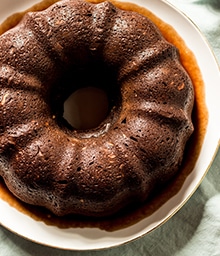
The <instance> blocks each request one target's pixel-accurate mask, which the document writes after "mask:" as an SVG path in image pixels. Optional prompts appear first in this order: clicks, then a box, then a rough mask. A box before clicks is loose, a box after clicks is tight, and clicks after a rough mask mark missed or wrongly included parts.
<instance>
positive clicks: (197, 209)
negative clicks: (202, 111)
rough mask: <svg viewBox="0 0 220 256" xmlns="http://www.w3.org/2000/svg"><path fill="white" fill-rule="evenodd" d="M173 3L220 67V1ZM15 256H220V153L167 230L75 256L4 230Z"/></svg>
mask: <svg viewBox="0 0 220 256" xmlns="http://www.w3.org/2000/svg"><path fill="white" fill-rule="evenodd" d="M169 2H171V3H172V4H173V5H175V6H176V7H178V8H179V9H180V10H182V11H183V12H184V13H186V14H187V16H188V17H189V18H190V19H191V20H192V21H193V22H194V23H195V24H196V25H197V26H198V27H199V28H200V30H201V31H202V33H203V34H204V35H205V37H206V38H207V40H208V42H209V44H210V46H211V48H212V49H213V51H214V54H215V56H216V58H217V60H218V63H220V0H194V1H189V0H185V1H184V0H169ZM0 5H1V3H0ZM219 86H220V84H219ZM219 118H220V116H219ZM219 129H220V127H219ZM11 255H13V256H14V255H18V256H20V255H21V256H27V255H31V256H48V255H53V256H61V255H62V256H88V255H89V256H103V255H105V256H113V255H119V256H121V255H126V256H136V255H146V256H148V255H153V256H154V255H155V256H160V255H161V256H162V255H163V256H166V255H167V256H171V255H174V256H188V255H190V256H191V255H194V256H203V255H204V256H219V255H220V150H219V151H218V153H217V156H216V158H215V160H214V163H213V164H212V166H211V168H210V170H209V172H208V174H207V175H206V177H205V179H204V180H203V182H202V183H201V185H200V186H199V188H198V189H197V191H196V192H195V193H194V195H193V196H192V197H191V198H190V200H189V201H188V202H187V203H186V204H185V205H184V207H182V208H181V210H180V211H178V212H177V213H176V214H175V215H174V216H173V217H172V218H171V219H170V220H169V221H167V222H166V223H165V224H164V225H163V226H161V227H159V228H157V229H156V230H154V231H153V232H151V233H150V234H147V235H146V236H144V237H143V238H141V239H138V240H136V241H134V242H131V243H129V244H127V245H123V246H120V247H117V248H113V249H108V250H102V251H88V252H75V251H63V250H58V249H53V248H49V247H45V246H42V245H38V244H35V243H32V242H30V241H27V240H25V239H23V238H21V237H19V236H17V235H15V234H13V233H11V232H10V231H8V230H6V229H5V228H4V227H0V256H11Z"/></svg>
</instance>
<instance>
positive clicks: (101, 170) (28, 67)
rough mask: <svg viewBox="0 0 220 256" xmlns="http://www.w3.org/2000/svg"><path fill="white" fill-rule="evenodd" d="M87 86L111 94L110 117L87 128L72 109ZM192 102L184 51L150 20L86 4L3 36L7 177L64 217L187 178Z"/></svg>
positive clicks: (0, 62) (61, 7)
mask: <svg viewBox="0 0 220 256" xmlns="http://www.w3.org/2000/svg"><path fill="white" fill-rule="evenodd" d="M103 77H104V78H103ZM88 83H91V84H95V85H96V86H97V87H99V88H101V89H103V90H104V91H106V93H107V95H108V98H109V105H110V108H109V113H108V116H107V117H106V119H105V120H103V122H102V123H101V124H100V125H99V126H98V127H96V128H94V129H90V130H78V129H75V128H74V127H70V126H69V124H67V122H66V121H65V120H64V119H63V104H64V101H65V100H66V99H67V97H68V96H69V95H70V94H71V93H72V92H73V91H75V90H77V89H79V88H81V87H84V86H85V85H86V84H88ZM193 100H194V93H193V86H192V83H191V80H190V78H189V76H188V74H187V73H186V71H185V70H184V69H183V67H182V65H181V63H180V61H179V56H178V50H177V49H176V48H175V47H174V46H173V45H171V44H170V43H168V42H167V41H166V40H165V39H164V38H163V37H162V35H161V33H160V31H159V30H158V29H157V27H156V26H155V25H154V24H153V23H152V22H151V21H150V20H149V19H147V18H146V17H144V16H141V15H140V14H137V13H135V12H130V11H123V10H120V9H118V8H116V7H115V6H114V5H113V4H111V3H109V2H103V3H100V4H92V3H88V2H85V1H83V0H63V1H60V2H57V3H55V4H54V5H52V6H50V7H49V8H48V9H46V10H44V11H42V12H32V13H28V14H26V15H25V16H24V18H23V19H22V21H21V22H20V23H19V24H18V25H17V26H16V27H14V28H12V29H10V30H8V31H7V32H5V33H4V34H3V35H2V36H0V124H1V125H0V155H1V158H0V175H1V176H2V177H3V179H4V181H5V183H6V185H7V187H8V188H9V189H10V191H11V192H12V193H13V194H14V195H16V196H17V197H18V198H20V199H21V200H22V201H24V202H27V203H29V204H34V205H39V206H44V207H46V208H48V209H49V210H51V211H52V212H53V213H55V214H57V215H65V214H69V213H75V214H82V215H89V216H105V215H109V214H112V213H114V212H116V211H118V210H120V209H121V208H123V207H124V206H126V205H128V204H130V203H132V202H137V201H139V202H143V201H144V200H146V199H147V198H148V196H149V195H150V193H152V191H153V190H154V189H155V188H156V187H157V186H160V185H161V184H164V183H165V182H166V181H168V180H169V179H170V178H172V177H173V176H174V175H175V174H176V173H177V172H178V170H179V167H180V165H181V162H182V158H183V154H184V149H185V144H186V142H187V140H188V139H189V137H190V135H191V133H192V131H193V125H192V121H191V112H192V108H193Z"/></svg>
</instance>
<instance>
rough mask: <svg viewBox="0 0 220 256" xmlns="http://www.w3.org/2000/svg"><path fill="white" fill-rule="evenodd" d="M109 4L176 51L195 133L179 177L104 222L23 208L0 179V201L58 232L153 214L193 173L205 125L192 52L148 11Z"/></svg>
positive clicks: (10, 22) (11, 22) (8, 24)
mask: <svg viewBox="0 0 220 256" xmlns="http://www.w3.org/2000/svg"><path fill="white" fill-rule="evenodd" d="M57 1H58V0H44V1H42V2H40V3H39V4H36V5H34V6H33V7H31V8H29V9H28V10H26V11H24V12H22V13H16V14H14V15H12V16H11V17H9V18H8V19H7V20H6V21H5V22H3V23H2V25H1V26H0V34H2V33H4V32H5V31H7V30H8V29H10V28H12V27H13V26H15V25H16V24H17V23H18V22H19V21H20V20H21V19H22V17H23V16H24V14H25V13H26V12H28V11H40V10H43V9H45V8H47V7H48V6H50V5H51V4H52V3H55V2H57ZM89 1H90V2H93V3H98V2H102V0H89ZM112 2H113V4H115V5H116V6H117V7H118V8H121V9H124V10H128V11H136V12H139V13H141V14H142V15H145V16H147V17H148V18H150V19H151V20H152V21H153V22H154V23H155V24H156V25H157V26H158V27H159V29H160V30H161V32H162V34H163V36H164V37H165V38H166V39H167V40H168V41H169V42H171V43H172V44H174V45H175V46H176V47H177V48H178V49H179V52H180V59H181V62H182V64H183V66H184V67H185V69H186V70H187V72H188V73H189V75H190V77H191V79H192V81H193V85H194V90H195V105H194V109H193V123H194V127H195V131H194V133H193V135H192V136H191V138H190V141H189V142H188V144H187V147H186V150H185V156H184V160H183V164H182V168H181V170H180V172H179V174H178V175H176V177H174V179H173V180H171V181H170V182H169V184H167V185H166V186H165V187H164V188H162V189H160V191H158V189H157V192H156V191H155V193H154V195H152V197H151V198H150V199H149V200H148V201H147V202H146V203H145V204H143V205H141V206H140V205H139V206H136V205H132V206H130V207H129V208H127V209H124V210H123V211H121V212H120V213H118V214H117V215H114V216H111V217H108V218H106V217H105V218H103V219H100V218H99V219H95V218H88V217H82V216H65V217H57V216H54V215H53V214H51V213H50V212H49V211H48V210H46V209H43V208H41V207H36V206H31V205H27V204H25V203H23V202H21V201H20V200H19V199H17V198H16V197H14V196H13V195H12V194H11V193H10V191H9V190H8V189H7V187H6V186H5V184H4V181H3V179H2V178H1V177H0V198H1V199H3V200H4V201H6V202H8V204H10V205H11V206H12V207H15V208H16V209H17V210H19V211H21V212H22V213H24V214H26V215H28V216H30V217H32V218H33V219H34V220H36V221H43V222H44V223H46V224H47V225H53V226H57V227H59V228H69V227H96V228H97V227H98V228H100V229H104V230H106V231H115V230H119V229H122V228H125V227H128V226H130V225H132V224H135V223H137V222H138V221H140V220H142V219H143V218H145V217H147V216H150V215H151V214H152V213H154V212H155V211H156V210H157V209H159V208H160V207H161V206H162V205H163V204H164V203H165V202H166V201H167V200H169V199H170V198H171V197H173V196H174V195H175V194H176V193H177V192H178V191H179V190H180V189H181V187H182V185H183V183H184V181H185V179H186V178H187V176H188V175H189V174H190V173H191V171H192V170H193V167H194V165H195V163H196V160H197V158H198V155H199V153H200V150H201V147H202V143H203V140H204V136H205V133H206V127H207V123H208V111H207V108H206V105H205V92H204V83H203V79H202V75H201V72H200V70H199V67H198V65H197V62H196V58H195V56H194V55H193V53H192V51H191V50H190V49H189V48H188V47H187V46H186V44H185V42H184V40H183V39H182V38H181V37H180V36H179V35H178V33H177V32H176V31H175V30H174V28H173V27H172V26H170V25H168V24H166V23H165V22H163V21H162V20H161V19H160V18H158V17H157V16H155V15H154V14H153V13H151V12H150V11H148V10H146V9H145V8H142V7H139V6H137V5H135V4H131V3H119V2H115V1H112Z"/></svg>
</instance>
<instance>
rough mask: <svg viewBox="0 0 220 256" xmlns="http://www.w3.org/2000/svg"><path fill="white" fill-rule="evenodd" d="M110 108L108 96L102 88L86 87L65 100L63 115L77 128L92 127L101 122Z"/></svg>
mask: <svg viewBox="0 0 220 256" xmlns="http://www.w3.org/2000/svg"><path fill="white" fill-rule="evenodd" d="M108 110H109V103H108V96H107V94H106V92H105V91H104V90H102V89H99V88H96V87H84V88H80V89H78V90H76V91H75V92H73V93H72V94H71V95H70V96H69V97H68V98H67V100H66V101H65V102H64V113H63V117H64V119H66V121H67V122H68V123H69V124H70V125H71V126H72V127H73V128H75V129H80V130H81V129H83V130H86V129H92V128H95V127H97V126H98V125H99V124H101V122H102V121H104V119H105V118H106V117H107V115H108Z"/></svg>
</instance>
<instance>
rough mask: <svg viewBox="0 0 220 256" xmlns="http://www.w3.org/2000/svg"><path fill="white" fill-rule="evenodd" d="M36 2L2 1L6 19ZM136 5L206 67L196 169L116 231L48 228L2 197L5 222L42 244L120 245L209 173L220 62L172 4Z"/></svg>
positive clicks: (218, 129) (167, 213) (217, 126)
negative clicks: (204, 121) (203, 127)
mask: <svg viewBox="0 0 220 256" xmlns="http://www.w3.org/2000/svg"><path fill="white" fill-rule="evenodd" d="M123 1H127V0H123ZM133 1H134V0H133ZM36 2H38V0H32V1H30V0H25V1H24V0H10V1H8V0H1V9H0V22H1V21H2V20H3V19H4V18H5V17H7V16H8V15H9V14H10V13H14V12H15V11H20V10H24V9H25V8H27V7H29V6H30V5H32V4H33V3H36ZM130 2H132V1H130ZM135 3H136V4H139V5H141V6H144V7H146V8H147V9H149V10H151V11H152V12H153V13H155V14H156V15H157V16H158V17H160V18H161V19H162V20H163V21H165V22H167V23H169V24H171V25H172V26H173V27H174V28H175V29H176V30H177V31H178V33H179V34H180V36H181V37H182V38H183V39H184V40H185V42H186V43H187V45H188V47H189V48H190V49H191V50H192V51H193V52H194V54H195V56H196V58H197V62H198V64H199V66H200V69H201V72H202V75H203V79H204V82H205V90H206V104H207V107H208V111H209V123H208V129H207V133H206V135H205V140H204V143H203V146H202V150H201V153H200V155H199V158H198V160H197V163H196V166H195V168H194V169H193V171H192V172H191V173H190V175H189V176H188V178H187V179H186V180H185V182H184V184H183V186H182V188H181V189H180V190H179V192H178V193H177V194H176V195H175V196H173V197H172V198H170V199H169V200H168V201H167V202H166V203H165V204H163V205H162V206H161V207H160V208H159V209H158V210H157V211H155V212H154V213H153V214H151V215H150V216H148V217H146V218H144V219H142V220H140V221H139V222H138V223H136V224H133V225H131V226H129V227H126V228H123V229H120V230H117V231H113V232H108V231H105V230H100V229H98V228H67V229H59V228H58V227H55V226H48V225H46V224H44V223H43V222H41V221H35V220H34V219H32V218H30V217H29V216H27V215H25V214H22V213H21V212H19V211H17V210H16V209H15V208H13V207H11V206H9V205H8V203H6V202H5V201H3V200H0V223H1V225H3V226H4V227H6V228H8V229H9V230H11V231H13V232H15V233H16V234H18V235H21V236H23V237H25V238H28V239H30V240H32V241H34V242H37V243H40V244H44V245H48V246H52V247H56V248H62V249H70V250H93V249H102V248H109V247H113V246H118V245H121V244H124V243H127V242H129V241H132V240H134V239H136V238H139V237H141V236H143V235H145V234H147V233H149V232H150V231H152V230H153V229H155V228H156V227H158V226H160V225H161V224H163V223H164V222H165V221H166V220H168V219H169V218H170V217H171V216H172V215H173V214H174V213H176V212H177V211H178V210H179V209H180V208H181V207H182V206H183V204H184V203H185V202H186V201H187V200H188V199H189V198H190V196H191V195H192V194H193V192H194V191H195V190H196V188H197V187H198V185H199V184H200V183H201V181H202V178H203V177H204V175H205V174H206V172H207V170H208V168H209V166H210V163H211V162H212V160H213V157H214V155H215V152H216V149H217V147H218V143H219V138H220V118H219V112H218V111H219V109H220V101H219V95H220V75H219V68H218V65H217V63H216V60H215V58H214V57H213V54H212V52H211V50H210V48H209V46H208V45H207V42H206V41H205V40H204V38H203V36H202V35H201V33H200V32H199V31H198V29H197V28H196V27H195V26H194V25H193V23H192V22H191V21H190V20H189V19H187V17H185V16H184V15H183V14H182V13H181V12H179V11H178V10H176V9H175V8H174V7H172V6H171V5H170V4H168V3H167V2H165V1H161V0H154V1H151V0H136V1H135ZM192 214H193V213H192Z"/></svg>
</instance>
